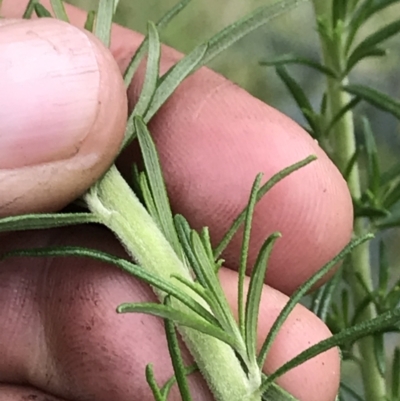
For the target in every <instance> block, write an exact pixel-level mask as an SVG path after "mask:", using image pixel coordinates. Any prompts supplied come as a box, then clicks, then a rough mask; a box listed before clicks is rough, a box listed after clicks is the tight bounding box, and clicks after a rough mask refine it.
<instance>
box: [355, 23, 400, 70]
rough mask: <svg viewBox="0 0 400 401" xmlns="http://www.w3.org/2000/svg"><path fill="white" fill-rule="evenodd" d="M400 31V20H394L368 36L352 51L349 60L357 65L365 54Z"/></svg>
mask: <svg viewBox="0 0 400 401" xmlns="http://www.w3.org/2000/svg"><path fill="white" fill-rule="evenodd" d="M399 32H400V20H398V21H394V22H392V23H390V24H388V25H386V26H384V27H383V28H381V29H379V30H378V31H376V32H374V33H372V34H371V35H369V36H367V37H366V38H365V39H364V40H363V41H362V42H361V43H360V44H359V45H358V46H357V47H356V48H355V49H354V50H353V51H352V53H351V55H350V56H349V58H348V60H349V63H350V62H351V63H352V64H353V65H355V64H356V63H357V62H358V61H359V60H361V59H362V58H364V57H365V54H368V53H369V52H371V50H372V49H376V50H378V49H377V45H379V44H381V43H382V42H383V41H385V40H387V39H389V38H391V37H392V36H394V35H396V34H397V33H399ZM381 51H382V50H381Z"/></svg>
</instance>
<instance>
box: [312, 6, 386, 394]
mask: <svg viewBox="0 0 400 401" xmlns="http://www.w3.org/2000/svg"><path fill="white" fill-rule="evenodd" d="M313 4H314V10H315V14H316V17H317V18H318V19H319V21H320V22H322V23H325V24H327V26H328V32H329V34H328V35H324V34H323V33H322V32H320V42H321V47H322V55H323V59H324V63H325V65H326V66H327V67H330V68H331V69H333V70H334V71H337V72H340V71H343V67H344V64H345V62H346V56H345V53H344V38H345V34H344V33H343V32H342V33H341V32H340V29H339V30H337V31H336V32H333V29H332V27H331V29H329V24H331V22H330V19H331V5H332V1H327V0H313ZM347 83H348V77H344V78H343V79H342V80H339V79H334V78H330V77H328V78H327V99H328V113H327V120H328V121H329V119H330V118H332V117H333V116H335V115H336V114H337V113H338V112H339V110H341V109H342V108H343V107H344V106H345V105H346V104H347V103H348V102H349V101H350V100H351V99H350V96H349V95H348V94H347V93H346V92H344V91H343V90H341V86H342V85H345V84H347ZM330 135H331V147H332V150H333V154H332V155H331V156H332V158H333V160H334V162H335V163H336V165H337V166H338V168H339V169H340V170H341V171H342V173H343V172H344V171H345V169H346V167H347V166H348V163H349V161H350V159H351V158H352V156H353V155H354V153H355V151H356V146H357V145H356V139H355V132H354V123H353V113H352V112H351V111H350V112H347V113H346V114H345V115H344V116H343V117H342V118H341V119H340V121H338V123H337V124H336V126H335V127H334V129H333V131H332V132H331V133H330ZM347 184H348V186H349V190H350V193H351V195H352V197H353V199H359V198H360V196H361V182H360V170H359V167H358V164H357V163H355V165H354V167H353V169H352V171H351V173H350V175H349V177H348V180H347ZM368 228H369V226H368V222H366V221H365V219H361V218H357V219H356V220H355V222H354V234H355V236H356V237H361V236H363V235H365V234H366V233H367V232H368ZM351 259H352V263H351V266H352V272H350V273H351V274H350V275H349V276H350V277H351V287H352V290H353V297H354V301H355V303H356V304H359V303H360V302H362V301H363V300H364V298H365V296H366V293H365V289H364V288H363V287H362V286H361V285H360V283H359V281H358V280H357V278H356V275H359V276H360V277H361V278H362V280H363V281H364V283H365V285H366V286H367V288H368V289H369V290H371V291H372V290H373V283H372V277H371V264H370V254H369V245H368V243H364V244H362V245H361V246H359V247H357V248H356V249H355V250H354V251H353V253H352V256H351ZM376 315H377V312H376V309H375V306H374V305H373V304H372V303H371V304H369V306H368V307H367V308H365V310H364V312H363V313H362V314H361V315H360V316H359V320H360V321H362V320H371V319H373V318H374V317H376ZM358 347H359V351H360V354H361V359H362V363H361V374H362V378H363V384H364V391H365V399H366V401H383V400H384V399H385V395H386V384H385V380H384V378H382V376H381V375H380V373H379V370H378V366H377V362H376V358H375V356H374V351H373V350H374V346H373V340H372V338H371V337H367V338H365V339H362V340H360V341H359V342H358Z"/></svg>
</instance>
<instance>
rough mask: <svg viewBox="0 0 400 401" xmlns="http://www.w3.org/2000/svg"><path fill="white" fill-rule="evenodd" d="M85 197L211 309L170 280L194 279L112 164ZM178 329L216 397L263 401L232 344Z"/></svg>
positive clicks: (139, 252) (142, 259)
mask: <svg viewBox="0 0 400 401" xmlns="http://www.w3.org/2000/svg"><path fill="white" fill-rule="evenodd" d="M85 201H86V202H87V204H88V206H89V208H90V210H91V211H92V212H93V213H94V214H95V215H97V216H99V217H100V218H101V220H102V221H103V223H104V224H105V225H106V226H107V227H108V228H110V229H111V230H112V231H113V232H114V233H115V234H116V235H117V237H118V238H119V239H120V241H121V242H122V244H124V246H125V248H126V250H127V251H128V253H129V254H130V256H132V257H133V258H134V259H135V260H137V261H138V262H139V264H140V265H141V266H143V267H145V268H146V269H148V270H149V271H151V272H152V273H156V274H157V275H159V276H161V278H163V279H165V280H166V281H168V282H171V281H173V284H174V285H175V286H177V287H180V289H181V290H182V291H184V292H186V293H188V296H190V297H193V298H195V299H196V300H197V301H198V302H199V303H201V304H202V305H203V306H205V307H207V305H206V304H205V302H204V301H203V300H202V299H201V298H200V297H199V296H198V295H197V294H196V293H195V292H193V291H192V290H191V289H190V288H188V287H187V286H185V285H184V284H182V283H180V282H179V281H178V280H175V279H173V278H171V276H172V275H179V276H182V277H184V278H185V279H187V280H192V278H191V276H190V274H189V270H188V269H187V267H186V266H184V265H183V263H182V261H181V260H180V259H179V257H178V256H177V255H176V253H175V252H174V251H173V249H172V248H171V245H170V244H169V243H168V242H167V240H166V239H165V237H164V236H163V235H162V233H161V232H160V230H159V228H158V227H157V225H156V224H155V223H154V221H153V220H152V218H151V217H150V215H149V214H148V212H147V211H146V209H145V208H144V207H143V205H142V204H141V203H140V201H139V200H138V198H137V197H136V195H135V194H134V193H133V192H132V191H131V189H130V188H129V186H128V185H127V183H126V182H125V181H124V179H123V178H122V177H121V175H120V174H119V172H118V171H117V169H116V168H115V167H114V166H113V167H112V168H111V169H110V170H109V171H108V172H107V174H106V175H105V176H104V177H103V179H102V180H100V181H99V182H98V183H97V184H96V185H95V186H94V187H93V188H92V189H91V190H90V192H89V193H88V194H87V195H86V196H85ZM155 292H156V293H157V295H158V296H159V298H160V300H163V299H164V298H165V295H166V294H165V293H162V292H160V291H155ZM173 301H174V302H173V305H174V307H175V308H176V309H180V310H182V311H187V307H186V306H184V305H183V304H182V303H181V302H179V301H177V300H176V299H174V300H173ZM179 331H180V333H181V334H182V336H183V338H184V340H185V342H186V345H187V346H188V347H189V349H190V351H191V353H192V355H193V356H194V358H195V360H196V362H197V364H198V366H199V368H200V370H201V371H202V373H203V374H204V376H205V378H206V379H207V381H208V383H209V385H210V387H211V389H212V391H213V393H214V395H215V396H216V399H217V400H218V401H245V400H246V401H259V400H260V399H261V396H260V394H255V393H252V392H251V391H250V387H249V381H248V378H247V377H246V375H245V373H244V371H243V369H242V367H241V365H240V362H239V360H238V359H237V357H236V355H235V353H234V351H233V350H232V348H231V347H230V346H228V345H227V344H225V343H223V342H221V341H219V340H217V339H216V338H214V337H211V336H209V335H206V334H202V333H200V332H198V331H196V330H193V329H189V328H187V327H182V326H181V327H179Z"/></svg>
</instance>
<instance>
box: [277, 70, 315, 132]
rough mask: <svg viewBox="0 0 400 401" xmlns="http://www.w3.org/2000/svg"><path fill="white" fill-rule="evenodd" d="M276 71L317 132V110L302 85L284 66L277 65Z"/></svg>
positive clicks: (313, 129)
mask: <svg viewBox="0 0 400 401" xmlns="http://www.w3.org/2000/svg"><path fill="white" fill-rule="evenodd" d="M276 72H277V74H278V75H279V77H280V78H281V79H282V81H283V82H284V84H285V86H286V87H287V89H288V90H289V92H290V94H291V95H292V96H293V99H294V100H295V102H296V104H297V106H298V107H299V108H300V110H301V112H302V113H303V116H304V118H305V119H306V120H307V122H308V124H309V125H310V127H311V129H312V131H313V132H315V133H316V134H317V133H318V127H317V124H316V121H315V112H314V110H313V108H312V106H311V103H310V101H309V100H308V98H307V96H306V94H305V92H304V91H303V89H302V87H301V86H300V85H299V84H298V83H297V82H296V81H295V80H294V79H293V78H292V77H291V76H290V74H289V73H288V72H287V71H286V69H285V68H284V67H277V68H276Z"/></svg>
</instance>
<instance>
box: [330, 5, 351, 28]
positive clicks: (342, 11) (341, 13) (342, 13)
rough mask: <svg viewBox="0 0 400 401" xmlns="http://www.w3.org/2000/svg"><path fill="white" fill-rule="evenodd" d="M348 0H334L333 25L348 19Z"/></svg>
mask: <svg viewBox="0 0 400 401" xmlns="http://www.w3.org/2000/svg"><path fill="white" fill-rule="evenodd" d="M347 4H348V0H333V1H332V26H333V27H336V26H338V24H340V23H341V22H344V21H345V20H346V16H347Z"/></svg>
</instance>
